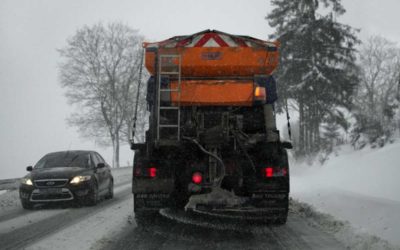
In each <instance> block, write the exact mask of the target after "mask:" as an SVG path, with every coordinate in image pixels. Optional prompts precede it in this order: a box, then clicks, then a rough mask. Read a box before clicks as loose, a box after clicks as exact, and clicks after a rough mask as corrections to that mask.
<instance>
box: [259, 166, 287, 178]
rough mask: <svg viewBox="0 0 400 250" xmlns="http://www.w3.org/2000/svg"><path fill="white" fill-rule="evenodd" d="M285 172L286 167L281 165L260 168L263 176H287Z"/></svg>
mask: <svg viewBox="0 0 400 250" xmlns="http://www.w3.org/2000/svg"><path fill="white" fill-rule="evenodd" d="M287 173H288V170H287V168H282V167H266V168H263V169H262V174H263V177H265V178H271V177H278V176H287Z"/></svg>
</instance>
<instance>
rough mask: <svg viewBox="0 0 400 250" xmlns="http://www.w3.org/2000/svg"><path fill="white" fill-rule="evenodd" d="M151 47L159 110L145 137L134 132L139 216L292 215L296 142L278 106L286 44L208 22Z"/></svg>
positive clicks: (153, 105)
mask: <svg viewBox="0 0 400 250" xmlns="http://www.w3.org/2000/svg"><path fill="white" fill-rule="evenodd" d="M143 47H144V49H145V67H146V68H147V70H148V71H149V73H150V75H151V77H150V79H149V80H148V82H147V84H148V85H147V97H146V99H147V103H148V109H149V111H150V118H149V129H148V131H146V140H145V143H138V142H134V141H133V140H132V141H131V148H132V149H133V150H135V159H134V168H133V181H132V192H133V196H134V212H135V216H136V219H137V221H141V219H144V218H146V216H148V215H150V214H151V213H154V212H157V213H158V212H160V211H163V212H162V214H164V215H165V213H167V214H168V211H169V213H170V214H171V212H170V211H176V210H179V211H184V213H185V214H191V216H196V215H199V216H207V217H208V216H211V217H223V218H229V219H233V220H236V219H244V220H265V221H271V220H272V221H275V222H277V223H280V224H283V223H285V222H286V219H287V214H288V195H289V164H288V158H287V152H286V149H288V148H291V144H290V143H288V142H281V141H280V138H279V131H278V130H277V129H276V124H275V115H274V110H273V104H274V102H275V101H276V99H277V94H276V83H275V80H274V78H273V76H272V73H273V71H274V70H275V69H276V67H277V65H278V60H279V58H278V57H279V54H278V47H279V44H278V43H277V42H267V41H263V40H259V39H255V38H252V37H248V36H238V35H231V34H227V33H223V32H220V31H215V30H206V31H202V32H199V33H196V34H193V35H188V36H176V37H172V38H170V39H167V40H164V41H161V42H154V43H144V44H143ZM202 219H204V218H202Z"/></svg>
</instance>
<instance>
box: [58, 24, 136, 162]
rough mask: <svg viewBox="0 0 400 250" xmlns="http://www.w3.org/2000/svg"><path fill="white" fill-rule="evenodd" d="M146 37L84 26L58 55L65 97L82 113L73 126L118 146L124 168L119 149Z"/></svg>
mask: <svg viewBox="0 0 400 250" xmlns="http://www.w3.org/2000/svg"><path fill="white" fill-rule="evenodd" d="M142 40H143V39H142V37H141V36H140V35H139V34H138V33H137V32H136V31H135V30H133V29H131V28H130V27H128V26H126V25H124V24H122V23H110V24H108V25H106V26H105V25H103V24H102V23H98V24H96V25H93V26H91V27H89V26H84V27H83V28H81V29H79V30H78V31H77V32H76V34H75V35H74V36H73V37H72V38H70V39H68V40H67V46H66V47H65V48H63V49H60V50H59V53H60V55H61V57H62V58H63V61H62V63H61V65H60V80H61V84H62V86H63V87H65V88H66V89H67V92H66V96H67V98H68V100H69V102H70V103H71V104H76V105H78V107H79V110H78V111H77V112H75V113H74V114H72V115H71V117H70V118H69V124H70V125H73V126H77V127H78V128H79V131H80V132H81V134H82V135H83V136H85V137H90V138H94V139H95V140H96V141H97V142H99V143H101V144H103V145H110V144H111V145H112V147H113V166H114V167H119V147H120V143H121V142H122V141H123V139H125V138H124V136H122V135H121V133H122V132H121V131H123V130H126V126H127V120H129V119H131V118H130V117H131V115H132V114H131V113H130V112H132V107H131V106H132V103H133V102H135V98H136V91H137V90H138V88H137V83H138V80H139V75H138V73H139V68H140V67H141V55H140V53H142V48H141V43H142Z"/></svg>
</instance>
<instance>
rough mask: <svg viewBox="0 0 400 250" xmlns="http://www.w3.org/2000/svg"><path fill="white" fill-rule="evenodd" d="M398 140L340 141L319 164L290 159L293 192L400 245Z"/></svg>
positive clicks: (328, 211)
mask: <svg viewBox="0 0 400 250" xmlns="http://www.w3.org/2000/svg"><path fill="white" fill-rule="evenodd" d="M399 162H400V143H394V144H389V145H387V146H385V147H384V148H379V149H371V148H366V149H364V150H361V151H354V150H353V149H352V148H351V147H350V146H346V147H343V149H342V150H340V151H339V154H338V156H331V157H330V159H329V160H328V161H326V162H325V164H324V165H322V166H317V165H314V166H307V165H306V164H296V163H292V165H291V173H292V176H291V195H292V197H294V198H295V199H298V200H300V201H302V202H307V203H308V204H311V205H313V206H314V207H315V208H316V210H317V211H320V212H324V213H329V214H331V215H333V216H335V217H336V218H338V219H340V220H344V221H348V222H349V223H350V224H351V225H352V227H354V228H355V229H356V230H357V231H358V232H360V233H368V234H372V235H376V236H379V237H381V238H383V239H385V240H388V241H389V242H390V243H393V244H395V245H399V246H400V238H399V237H398V236H399V235H400V217H399V216H398V215H399V214H400V193H399V190H400V182H399V178H400V165H399Z"/></svg>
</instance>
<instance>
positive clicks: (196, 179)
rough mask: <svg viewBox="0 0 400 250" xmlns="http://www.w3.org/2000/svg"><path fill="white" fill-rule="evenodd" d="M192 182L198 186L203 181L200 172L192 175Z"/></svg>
mask: <svg viewBox="0 0 400 250" xmlns="http://www.w3.org/2000/svg"><path fill="white" fill-rule="evenodd" d="M192 181H193V183H194V184H200V183H201V182H202V181H203V175H202V174H201V173H200V172H195V173H193V175H192Z"/></svg>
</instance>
